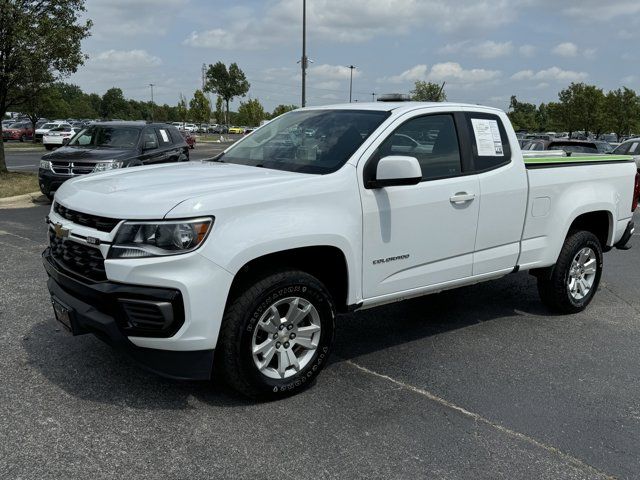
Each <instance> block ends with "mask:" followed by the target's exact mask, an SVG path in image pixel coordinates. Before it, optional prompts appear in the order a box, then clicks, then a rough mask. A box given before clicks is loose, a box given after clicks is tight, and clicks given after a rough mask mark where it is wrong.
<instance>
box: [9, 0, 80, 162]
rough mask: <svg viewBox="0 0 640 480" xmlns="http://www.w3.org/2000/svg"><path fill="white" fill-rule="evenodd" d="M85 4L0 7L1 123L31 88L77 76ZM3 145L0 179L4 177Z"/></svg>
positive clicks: (25, 1) (21, 0) (58, 0)
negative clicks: (2, 175) (1, 175)
mask: <svg viewBox="0 0 640 480" xmlns="http://www.w3.org/2000/svg"><path fill="white" fill-rule="evenodd" d="M84 4H85V2H84V0H40V1H31V0H11V1H3V2H2V4H1V6H0V117H4V115H5V113H6V112H7V110H8V109H9V108H11V107H13V106H17V105H20V104H23V103H24V102H25V101H27V100H28V98H29V97H30V96H32V95H33V88H36V87H39V88H40V87H42V86H43V85H44V86H46V85H49V84H51V83H52V82H53V81H55V80H57V79H59V78H62V77H65V76H67V75H70V74H72V73H74V72H76V70H77V68H78V66H79V65H82V64H83V62H84V60H85V58H86V57H85V55H84V54H83V53H82V46H81V41H82V40H83V39H84V38H86V37H87V36H88V35H89V31H90V29H91V21H90V20H87V21H81V20H80V18H81V17H82V16H83V13H84V11H85V6H84ZM6 172H7V166H6V163H5V156H4V144H2V145H0V173H6Z"/></svg>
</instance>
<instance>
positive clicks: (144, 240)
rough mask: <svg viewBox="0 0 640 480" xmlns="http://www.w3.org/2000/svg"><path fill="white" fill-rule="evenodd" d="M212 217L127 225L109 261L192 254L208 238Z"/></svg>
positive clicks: (118, 236)
mask: <svg viewBox="0 0 640 480" xmlns="http://www.w3.org/2000/svg"><path fill="white" fill-rule="evenodd" d="M213 221H214V219H213V218H212V217H204V218H195V219H193V220H175V221H166V222H135V221H133V222H125V223H123V224H122V225H121V226H120V228H119V229H118V232H117V233H116V238H115V239H114V241H113V246H112V247H111V249H110V250H109V258H143V257H161V256H165V255H178V254H181V253H187V252H192V251H194V250H195V249H196V248H198V247H199V246H200V245H201V244H202V242H204V239H205V238H207V235H208V234H209V230H211V226H212V225H213Z"/></svg>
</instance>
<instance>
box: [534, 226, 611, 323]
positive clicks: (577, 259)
mask: <svg viewBox="0 0 640 480" xmlns="http://www.w3.org/2000/svg"><path fill="white" fill-rule="evenodd" d="M602 266H603V261H602V246H601V245H600V240H598V237H596V236H595V235H594V234H593V233H591V232H586V231H574V232H569V235H568V236H567V238H566V240H565V242H564V245H563V247H562V250H561V251H560V255H559V256H558V261H557V262H556V264H555V265H554V266H553V267H550V268H548V269H544V270H542V271H540V272H538V274H537V276H538V293H539V295H540V299H541V300H542V303H544V304H545V305H546V306H547V307H548V308H550V309H551V310H553V311H555V312H558V313H563V314H568V313H577V312H581V311H582V310H584V309H585V308H587V306H588V305H589V303H591V300H593V297H594V295H595V293H596V291H597V290H598V285H599V284H600V277H601V276H602Z"/></svg>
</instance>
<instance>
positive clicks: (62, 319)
mask: <svg viewBox="0 0 640 480" xmlns="http://www.w3.org/2000/svg"><path fill="white" fill-rule="evenodd" d="M51 305H52V306H53V313H54V314H55V316H56V320H57V321H58V322H59V323H61V324H62V326H63V327H64V328H65V329H66V330H67V331H68V332H69V333H71V334H74V328H73V309H72V308H70V307H68V306H67V305H65V304H64V303H62V302H61V301H60V300H58V299H57V298H56V297H54V296H52V297H51Z"/></svg>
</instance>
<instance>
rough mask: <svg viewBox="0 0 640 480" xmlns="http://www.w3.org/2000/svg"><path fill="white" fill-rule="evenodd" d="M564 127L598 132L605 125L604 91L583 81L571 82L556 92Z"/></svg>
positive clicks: (571, 130)
mask: <svg viewBox="0 0 640 480" xmlns="http://www.w3.org/2000/svg"><path fill="white" fill-rule="evenodd" d="M558 98H559V99H560V105H561V107H560V108H561V109H563V110H564V112H563V118H564V120H565V121H566V122H567V123H566V125H565V128H566V129H567V130H569V132H573V131H575V130H577V129H581V130H583V131H584V134H585V135H587V136H588V135H589V133H590V132H592V133H596V134H599V133H601V132H602V131H603V129H604V127H605V125H606V117H605V109H604V104H605V102H604V92H603V91H602V89H601V88H598V87H596V86H594V85H586V84H584V83H571V85H569V86H568V87H567V88H565V89H564V90H562V91H561V92H560V93H559V94H558Z"/></svg>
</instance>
